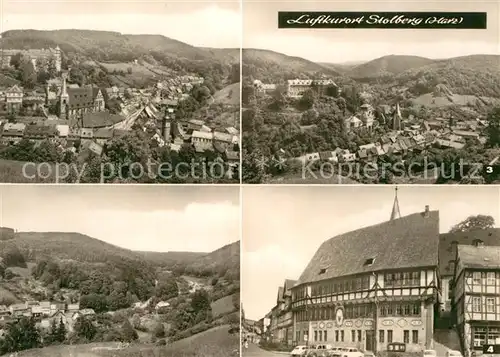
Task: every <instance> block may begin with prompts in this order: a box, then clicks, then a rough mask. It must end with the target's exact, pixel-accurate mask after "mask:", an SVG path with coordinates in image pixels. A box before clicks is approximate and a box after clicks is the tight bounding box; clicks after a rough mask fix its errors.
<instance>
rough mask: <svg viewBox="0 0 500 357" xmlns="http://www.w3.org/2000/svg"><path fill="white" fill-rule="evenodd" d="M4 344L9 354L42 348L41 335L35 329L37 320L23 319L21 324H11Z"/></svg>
mask: <svg viewBox="0 0 500 357" xmlns="http://www.w3.org/2000/svg"><path fill="white" fill-rule="evenodd" d="M4 343H5V349H6V350H7V352H15V351H22V350H27V349H31V348H37V347H40V333H39V332H38V330H37V329H36V327H35V320H34V319H32V318H25V317H23V318H21V320H19V322H17V323H12V324H10V325H9V326H8V328H7V332H6V335H5V337H4Z"/></svg>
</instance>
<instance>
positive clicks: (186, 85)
mask: <svg viewBox="0 0 500 357" xmlns="http://www.w3.org/2000/svg"><path fill="white" fill-rule="evenodd" d="M1 21H2V28H1V39H0V64H1V66H0V101H1V104H0V122H1V137H0V182H11V183H238V182H239V176H240V174H239V162H240V156H239V125H240V124H239V123H240V105H239V103H240V70H239V69H240V42H241V39H240V38H241V36H240V34H241V14H240V4H239V2H238V1H236V0H234V1H208V0H207V1H197V2H189V1H186V2H179V1H168V0H167V1H161V2H159V1H138V0H137V1H135V0H134V1H126V2H118V1H112V0H109V1H92V2H87V1H73V0H63V1H50V0H47V1H35V0H28V1H24V0H23V1H11V0H7V1H3V2H2V19H1Z"/></svg>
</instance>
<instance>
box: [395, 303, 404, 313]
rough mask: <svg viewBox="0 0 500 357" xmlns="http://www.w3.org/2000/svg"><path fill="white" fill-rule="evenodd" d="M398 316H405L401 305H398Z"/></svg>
mask: <svg viewBox="0 0 500 357" xmlns="http://www.w3.org/2000/svg"><path fill="white" fill-rule="evenodd" d="M396 315H397V316H401V315H403V308H402V306H401V305H399V304H398V305H396Z"/></svg>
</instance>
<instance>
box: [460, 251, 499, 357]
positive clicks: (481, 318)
mask: <svg viewBox="0 0 500 357" xmlns="http://www.w3.org/2000/svg"><path fill="white" fill-rule="evenodd" d="M499 282H500V247H498V246H485V245H484V244H483V243H482V242H480V243H479V244H476V245H475V246H474V245H470V244H468V245H457V247H456V259H455V264H454V278H453V284H452V286H453V290H452V291H453V293H452V295H453V299H452V300H453V307H452V309H453V310H454V311H456V313H457V327H458V331H459V335H460V339H461V343H462V345H463V347H464V350H465V351H467V352H472V351H474V352H476V353H481V352H482V349H483V346H484V345H498V344H499V343H500V302H499V301H500V291H499V288H498V286H499Z"/></svg>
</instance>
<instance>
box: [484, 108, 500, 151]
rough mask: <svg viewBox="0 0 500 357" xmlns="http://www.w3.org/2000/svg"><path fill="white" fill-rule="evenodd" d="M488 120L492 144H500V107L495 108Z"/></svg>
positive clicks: (489, 136) (489, 140)
mask: <svg viewBox="0 0 500 357" xmlns="http://www.w3.org/2000/svg"><path fill="white" fill-rule="evenodd" d="M486 120H487V122H488V128H487V134H488V144H489V145H490V146H493V147H494V146H498V145H500V107H495V108H493V109H492V110H491V111H490V112H489V113H488V116H487V118H486Z"/></svg>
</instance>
